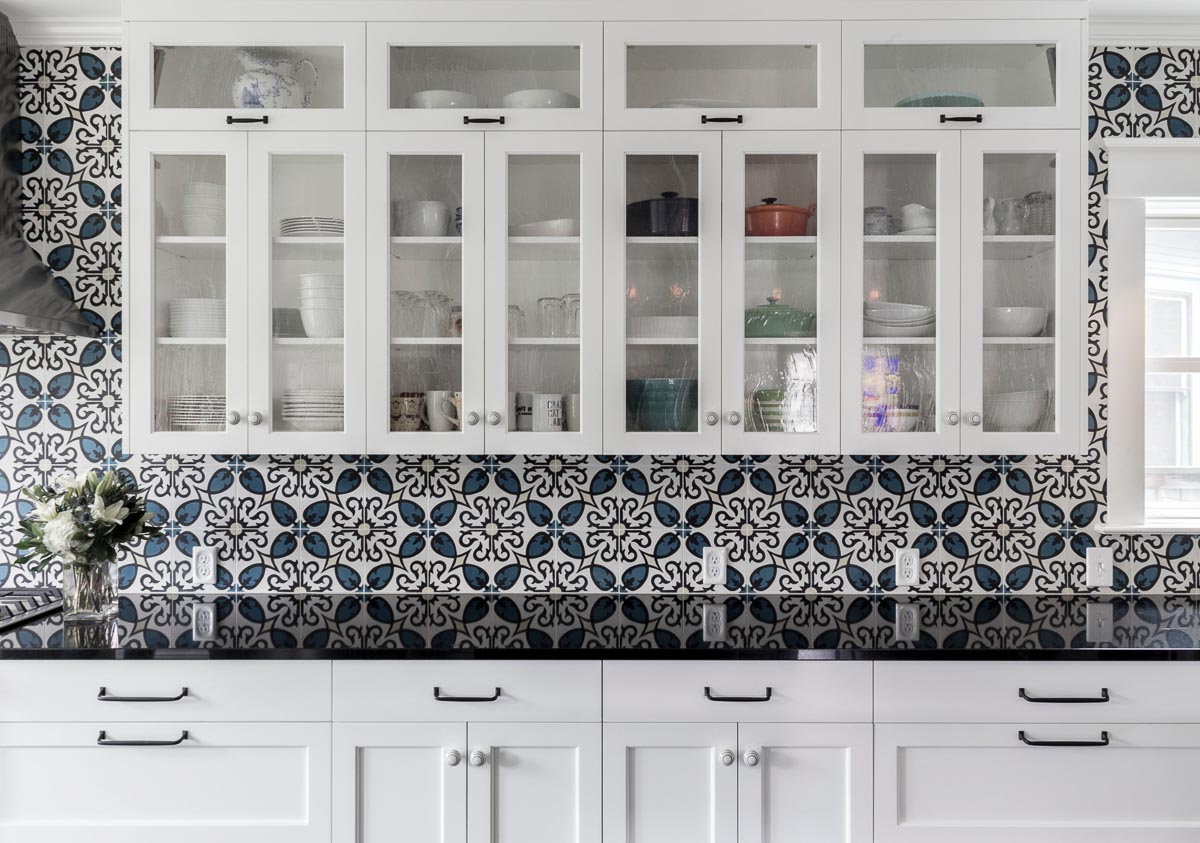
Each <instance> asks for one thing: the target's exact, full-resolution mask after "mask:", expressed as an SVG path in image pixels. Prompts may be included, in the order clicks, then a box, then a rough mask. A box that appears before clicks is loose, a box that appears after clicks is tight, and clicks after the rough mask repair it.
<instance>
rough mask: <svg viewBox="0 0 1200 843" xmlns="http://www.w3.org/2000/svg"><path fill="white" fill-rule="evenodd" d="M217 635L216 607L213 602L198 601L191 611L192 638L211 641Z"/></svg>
mask: <svg viewBox="0 0 1200 843" xmlns="http://www.w3.org/2000/svg"><path fill="white" fill-rule="evenodd" d="M216 637H217V607H216V605H215V604H213V603H199V604H197V605H196V608H195V610H194V611H193V612H192V639H193V640H194V641H212V640H213V639H214V638H216Z"/></svg>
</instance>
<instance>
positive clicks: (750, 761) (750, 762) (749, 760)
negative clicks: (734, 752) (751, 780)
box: [742, 749, 758, 767]
mask: <svg viewBox="0 0 1200 843" xmlns="http://www.w3.org/2000/svg"><path fill="white" fill-rule="evenodd" d="M742 760H743V761H745V762H746V766H747V767H757V766H758V753H757V752H755V751H754V750H753V749H747V750H746V754H745V755H743V756H742Z"/></svg>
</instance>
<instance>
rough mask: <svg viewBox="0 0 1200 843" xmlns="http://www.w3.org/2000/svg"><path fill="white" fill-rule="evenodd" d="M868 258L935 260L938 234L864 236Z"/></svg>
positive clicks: (865, 254)
mask: <svg viewBox="0 0 1200 843" xmlns="http://www.w3.org/2000/svg"><path fill="white" fill-rule="evenodd" d="M863 257H865V258H866V259H867V260H929V261H931V260H933V259H934V258H936V257H937V236H936V235H933V234H880V235H876V234H868V235H866V236H864V237H863Z"/></svg>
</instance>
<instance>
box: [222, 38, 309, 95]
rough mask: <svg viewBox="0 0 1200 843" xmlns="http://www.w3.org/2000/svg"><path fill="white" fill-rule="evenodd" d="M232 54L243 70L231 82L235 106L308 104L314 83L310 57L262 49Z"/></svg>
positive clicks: (239, 51)
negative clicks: (288, 55) (294, 56)
mask: <svg viewBox="0 0 1200 843" xmlns="http://www.w3.org/2000/svg"><path fill="white" fill-rule="evenodd" d="M234 56H236V57H237V60H238V61H239V62H241V64H242V69H243V70H244V71H245V72H244V73H242V75H241V76H239V77H238V78H237V79H236V80H234V83H233V104H234V106H235V107H237V108H308V103H309V100H310V99H311V97H312V92H313V90H314V89H315V88H316V87H317V66H316V65H315V64H313V63H312V62H311V61H309V60H308V59H304V58H302V59H291V58H286V57H285V56H284V55H283V54H281V53H273V52H269V51H262V50H257V51H254V52H251V51H249V50H238V51H237V52H235V53H234ZM302 77H303V78H302Z"/></svg>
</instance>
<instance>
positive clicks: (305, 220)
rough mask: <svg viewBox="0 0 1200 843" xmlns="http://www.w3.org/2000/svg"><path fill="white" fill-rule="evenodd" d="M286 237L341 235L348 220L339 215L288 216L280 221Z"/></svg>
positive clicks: (282, 231)
mask: <svg viewBox="0 0 1200 843" xmlns="http://www.w3.org/2000/svg"><path fill="white" fill-rule="evenodd" d="M279 233H280V234H281V235H282V236H284V237H322V236H324V237H341V236H343V235H344V234H345V233H346V221H345V220H343V219H340V218H338V217H287V218H286V219H283V220H280V222H279Z"/></svg>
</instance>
